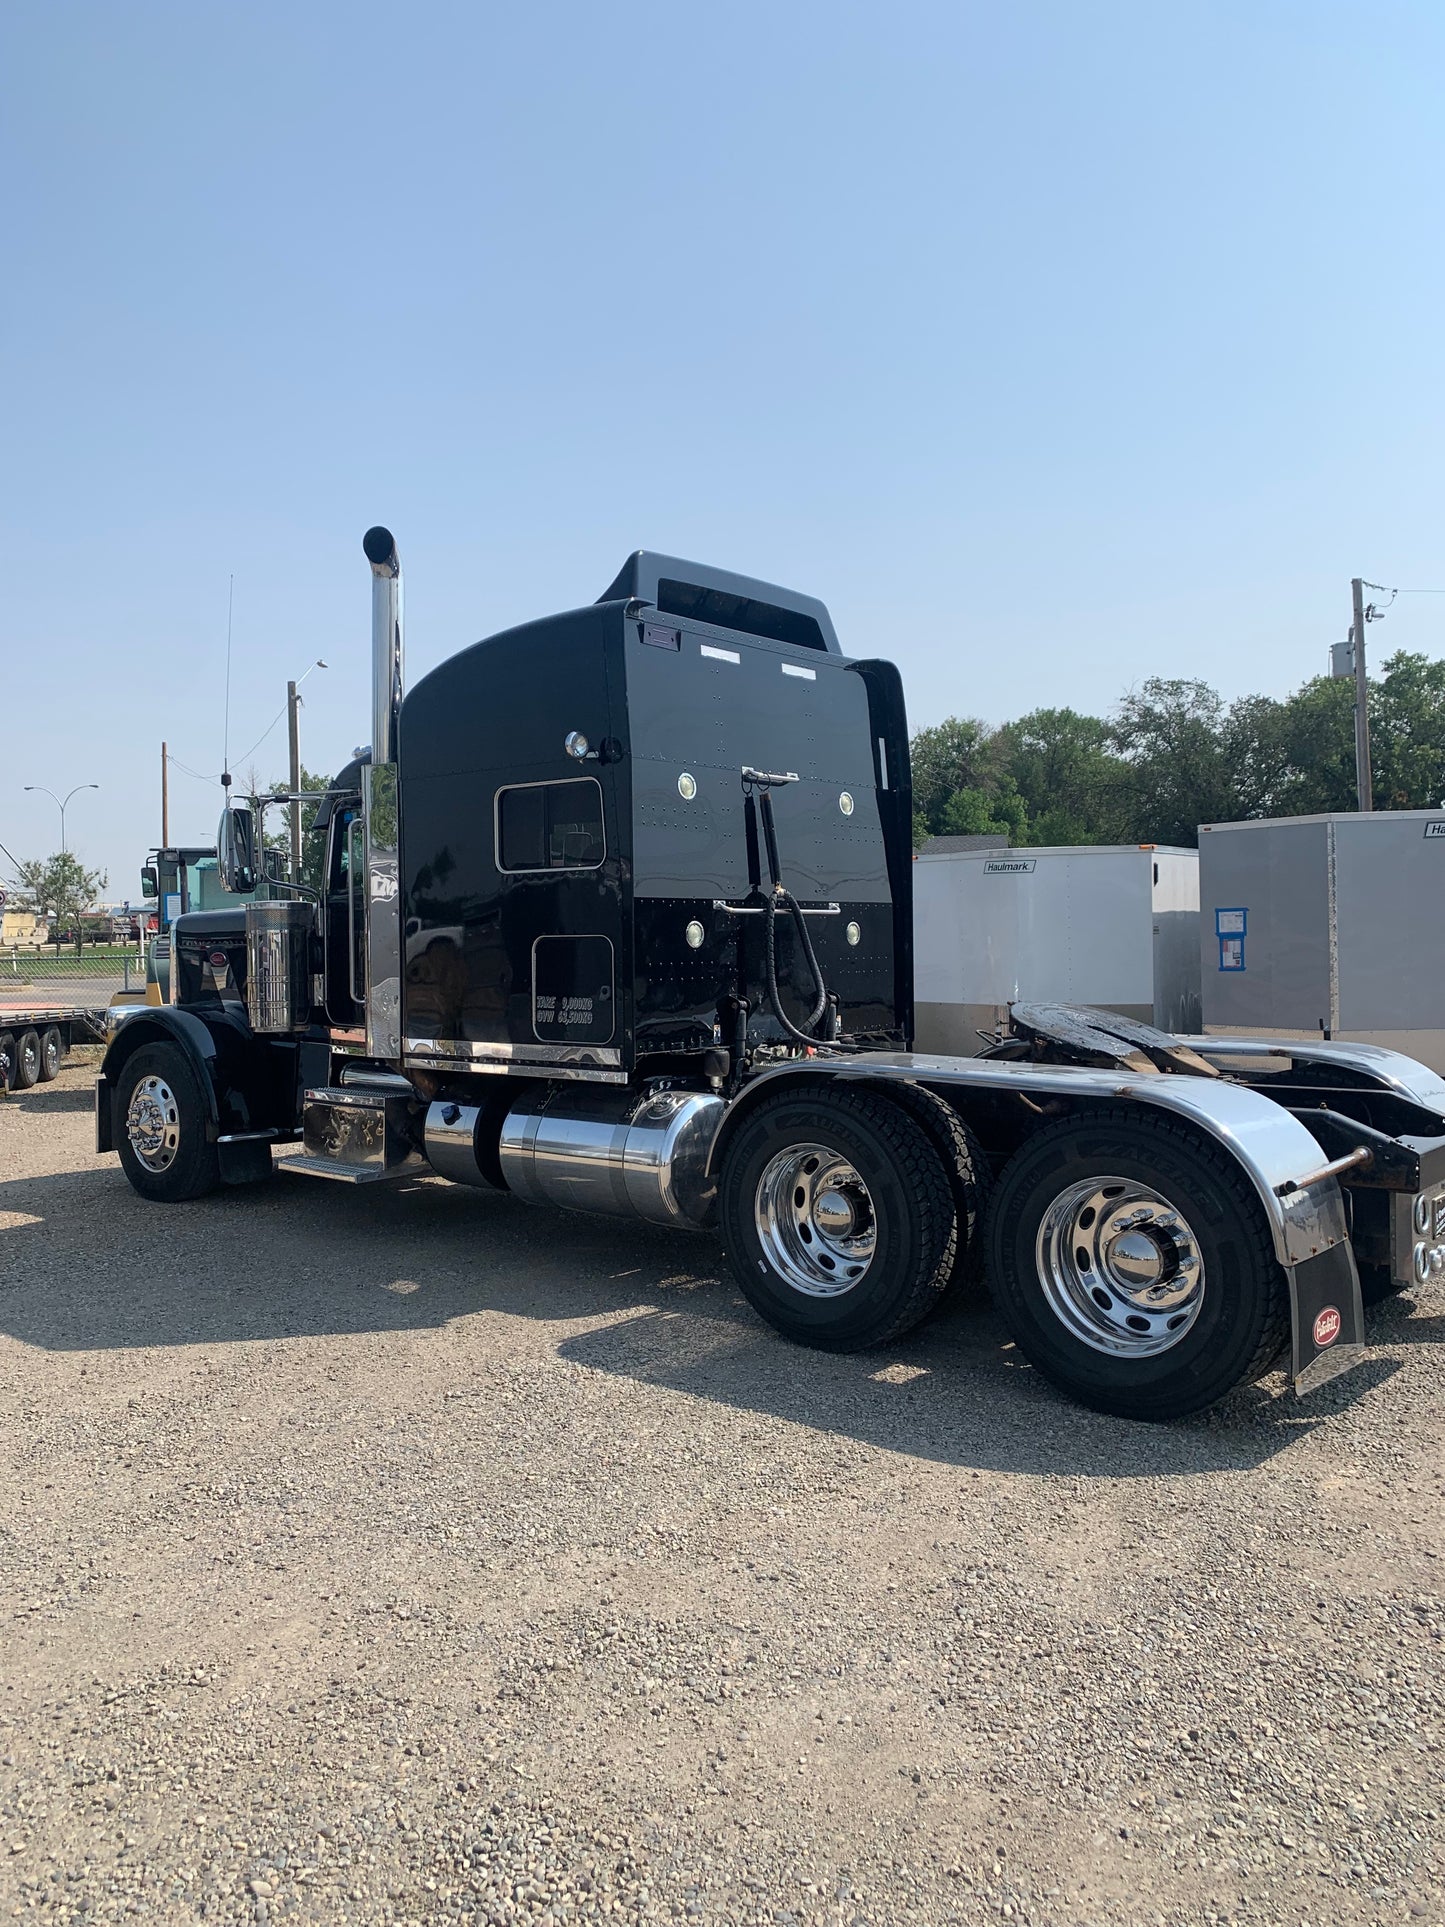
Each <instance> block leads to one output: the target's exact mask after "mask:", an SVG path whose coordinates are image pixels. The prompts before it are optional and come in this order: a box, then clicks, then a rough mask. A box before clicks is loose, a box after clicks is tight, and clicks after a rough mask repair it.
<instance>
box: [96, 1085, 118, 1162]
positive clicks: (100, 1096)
mask: <svg viewBox="0 0 1445 1927" xmlns="http://www.w3.org/2000/svg"><path fill="white" fill-rule="evenodd" d="M95 1148H96V1150H97V1151H113V1150H114V1149H115V1145H114V1144H113V1142H112V1141H111V1089H110V1085H109V1084H108V1083H107V1082H106V1081H105V1079H104V1078H103V1077H97V1078H96V1080H95Z"/></svg>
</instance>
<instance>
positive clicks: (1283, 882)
mask: <svg viewBox="0 0 1445 1927" xmlns="http://www.w3.org/2000/svg"><path fill="white" fill-rule="evenodd" d="M1437 873H1438V874H1437ZM1199 893H1200V919H1199V932H1200V947H1201V962H1202V969H1203V986H1204V1026H1205V1029H1206V1030H1209V1031H1214V1032H1226V1033H1228V1032H1238V1033H1243V1034H1244V1035H1249V1034H1250V1033H1252V1032H1272V1033H1276V1034H1281V1035H1295V1036H1300V1037H1305V1036H1313V1037H1319V1036H1325V1037H1338V1038H1343V1039H1347V1040H1349V1041H1350V1042H1354V1043H1367V1044H1382V1045H1385V1046H1386V1047H1387V1048H1389V1049H1391V1050H1398V1051H1403V1052H1404V1053H1405V1054H1406V1055H1407V1056H1410V1057H1417V1058H1419V1059H1420V1060H1421V1062H1422V1063H1426V1064H1429V1065H1430V1066H1431V1068H1432V1069H1434V1070H1436V1071H1440V1072H1445V985H1442V982H1441V973H1442V964H1441V959H1442V956H1445V811H1441V810H1380V811H1377V812H1374V813H1372V814H1369V815H1364V816H1361V815H1358V814H1355V813H1353V812H1343V811H1341V812H1336V813H1332V814H1330V815H1326V816H1295V817H1265V818H1262V819H1260V820H1259V821H1257V822H1252V823H1209V824H1205V825H1204V826H1203V827H1202V828H1201V830H1200V833H1199Z"/></svg>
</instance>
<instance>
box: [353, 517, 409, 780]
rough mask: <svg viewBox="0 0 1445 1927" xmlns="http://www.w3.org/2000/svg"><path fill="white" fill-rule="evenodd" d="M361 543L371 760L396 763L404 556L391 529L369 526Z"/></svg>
mask: <svg viewBox="0 0 1445 1927" xmlns="http://www.w3.org/2000/svg"><path fill="white" fill-rule="evenodd" d="M361 546H362V548H363V550H364V551H365V553H366V559H367V561H368V562H369V563H370V564H371V760H372V763H373V764H377V763H394V762H395V761H396V721H397V716H398V714H399V712H400V710H401V692H402V681H403V663H402V635H401V558H400V556H399V555H398V554H397V552H396V538H395V536H394V535H393V534H392V532H391V530H390V529H383V528H375V529H368V530H367V531H366V534H365V535H364V536H363V537H362V539H361Z"/></svg>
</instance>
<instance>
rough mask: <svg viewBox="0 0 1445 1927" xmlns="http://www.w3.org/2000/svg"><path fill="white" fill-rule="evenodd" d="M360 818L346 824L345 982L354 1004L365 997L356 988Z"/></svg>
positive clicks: (355, 817) (354, 818)
mask: <svg viewBox="0 0 1445 1927" xmlns="http://www.w3.org/2000/svg"><path fill="white" fill-rule="evenodd" d="M361 827H362V824H361V818H360V817H359V816H353V817H352V819H351V821H350V822H349V823H348V824H347V826H346V982H347V987H348V988H349V990H350V991H351V1001H352V1003H354V1004H361V1003H365V1001H366V999H365V998H364V997H363V995H362V993H361V992H360V991H359V990H358V989H357V988H356V881H357V871H356V832H357V831H358V830H359V829H360V828H361Z"/></svg>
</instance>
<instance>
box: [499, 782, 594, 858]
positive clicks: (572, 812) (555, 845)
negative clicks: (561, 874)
mask: <svg viewBox="0 0 1445 1927" xmlns="http://www.w3.org/2000/svg"><path fill="white" fill-rule="evenodd" d="M605 854H606V844H605V841H604V838H603V833H602V785H601V784H600V783H599V782H598V781H597V779H596V777H595V776H583V777H578V778H575V779H574V780H572V781H571V782H566V783H520V784H518V785H516V786H515V787H514V788H512V789H505V790H498V792H497V868H498V869H499V870H595V869H596V868H597V867H598V866H599V864H600V863H601V862H602V859H603V857H604V856H605Z"/></svg>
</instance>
